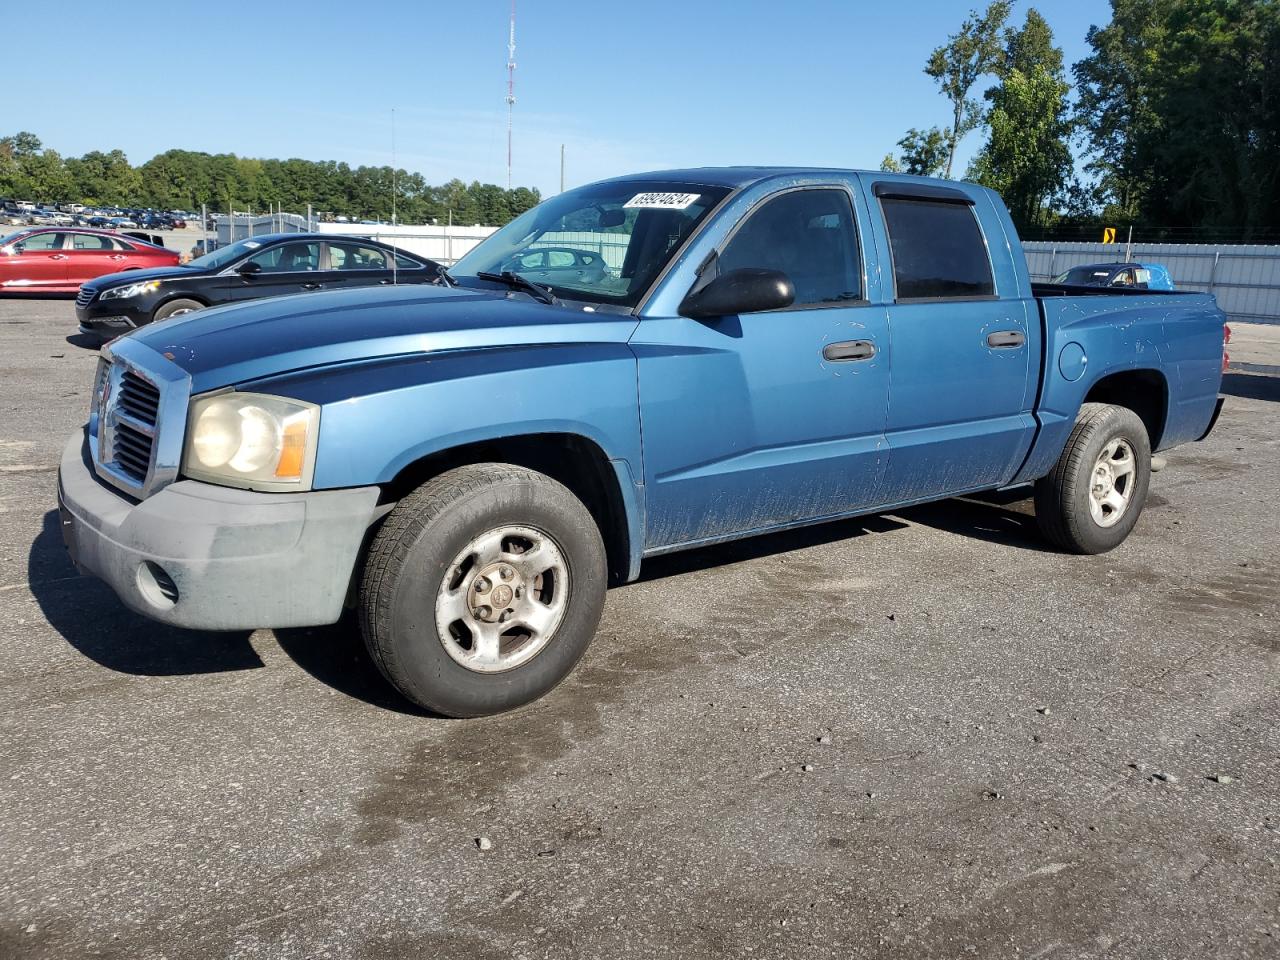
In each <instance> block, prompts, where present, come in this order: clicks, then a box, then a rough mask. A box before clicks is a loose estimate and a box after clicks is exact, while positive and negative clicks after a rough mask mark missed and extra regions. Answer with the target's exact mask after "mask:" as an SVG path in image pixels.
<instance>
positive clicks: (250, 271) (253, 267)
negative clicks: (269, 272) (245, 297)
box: [236, 260, 262, 277]
mask: <svg viewBox="0 0 1280 960" xmlns="http://www.w3.org/2000/svg"><path fill="white" fill-rule="evenodd" d="M261 272H262V264H260V263H257V262H255V261H253V260H246V261H245V262H244V263H242V264H240V266H238V267H236V273H238V274H240V276H242V277H251V276H253V275H254V274H255V273H261Z"/></svg>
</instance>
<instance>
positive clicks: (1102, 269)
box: [1053, 263, 1174, 290]
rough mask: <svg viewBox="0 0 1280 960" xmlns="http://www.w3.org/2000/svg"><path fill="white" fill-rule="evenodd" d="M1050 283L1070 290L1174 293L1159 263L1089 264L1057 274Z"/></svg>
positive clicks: (1167, 273)
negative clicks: (1113, 289)
mask: <svg viewBox="0 0 1280 960" xmlns="http://www.w3.org/2000/svg"><path fill="white" fill-rule="evenodd" d="M1053 282H1054V283H1061V284H1066V285H1067V286H1073V287H1133V288H1136V289H1139V290H1172V289H1174V287H1173V278H1172V277H1170V276H1169V271H1168V270H1167V269H1165V268H1164V267H1162V266H1161V265H1160V264H1158V263H1090V264H1085V265H1084V266H1081V267H1072V268H1071V269H1070V270H1068V271H1066V272H1065V273H1060V274H1058V276H1056V277H1054V278H1053Z"/></svg>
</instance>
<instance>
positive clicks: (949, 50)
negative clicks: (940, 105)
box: [924, 0, 1012, 177]
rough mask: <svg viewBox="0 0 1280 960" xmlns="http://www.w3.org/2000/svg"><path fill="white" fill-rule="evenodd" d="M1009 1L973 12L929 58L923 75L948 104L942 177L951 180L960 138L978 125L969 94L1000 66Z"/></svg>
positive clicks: (995, 1) (997, 0)
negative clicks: (1003, 29) (948, 121)
mask: <svg viewBox="0 0 1280 960" xmlns="http://www.w3.org/2000/svg"><path fill="white" fill-rule="evenodd" d="M1011 7H1012V3H1011V2H1010V0H992V2H991V3H990V5H988V7H987V9H986V11H985V12H983V13H978V11H976V10H973V11H971V12H970V14H969V16H968V17H967V18H966V19H965V21H964V22H963V23H962V24H961V25H960V30H959V32H958V33H955V34H952V35H951V36H950V37H948V38H947V42H946V43H945V44H943V45H942V46H940V47H938V48H937V49H936V50H934V51H933V53H932V54H930V56H929V61H928V63H927V64H926V65H925V68H924V72H925V73H927V74H928V75H929V76H931V77H933V79H934V80H935V81H937V83H938V88H939V89H940V90H941V91H942V93H943V94H944V95H945V96H946V98H947V100H949V101H950V103H951V115H952V119H951V126H950V128H948V129H947V131H945V132H946V139H947V158H946V164H945V166H944V167H943V175H944V176H947V177H950V176H951V167H952V165H953V164H954V163H955V158H956V148H957V146H959V144H960V141H961V140H962V139H963V138H964V136H965V135H966V134H967V133H969V132H971V131H972V130H973V129H974V128H975V127H977V126H978V124H979V123H981V119H982V108H981V105H980V104H979V103H978V102H977V101H976V100H973V99H971V98H970V96H969V94H970V92H971V91H972V90H973V87H974V84H976V83H977V82H978V81H979V80H980V79H982V77H983V76H985V75H986V74H989V73H995V72H996V71H997V70H998V69H999V68H1000V65H1001V61H1002V59H1003V56H1004V48H1003V47H1002V46H1001V43H1000V31H1001V29H1002V28H1003V27H1004V24H1005V21H1006V20H1008V19H1009V10H1010V8H1011Z"/></svg>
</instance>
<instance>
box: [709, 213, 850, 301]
mask: <svg viewBox="0 0 1280 960" xmlns="http://www.w3.org/2000/svg"><path fill="white" fill-rule="evenodd" d="M857 263H858V241H857V232H856V231H855V229H854V224H853V208H852V207H851V206H850V204H849V195H848V194H847V193H845V192H844V191H843V190H796V191H792V192H791V193H784V194H783V195H782V196H780V197H775V198H774V199H772V200H768V201H766V202H765V203H764V205H763V206H761V207H760V208H759V209H758V210H756V211H755V212H754V213H752V214H751V215H750V217H749V218H748V219H747V221H746V223H744V224H743V225H742V227H741V228H740V229H739V230H738V232H737V233H735V234H734V235H733V239H731V240H730V241H729V243H728V245H727V246H726V247H725V248H724V251H723V252H722V253H721V254H720V266H719V270H720V275H721V276H723V275H724V274H726V273H728V272H729V271H730V270H741V269H743V268H744V267H760V268H764V269H766V270H781V271H782V272H783V273H785V274H786V275H787V276H788V277H790V278H791V282H792V283H793V284H795V288H796V299H795V302H796V305H797V306H800V305H804V304H812V303H839V302H841V301H844V300H857V299H858V298H859V297H860V296H861V295H862V285H861V283H860V282H859V280H860V277H859V271H858V269H857Z"/></svg>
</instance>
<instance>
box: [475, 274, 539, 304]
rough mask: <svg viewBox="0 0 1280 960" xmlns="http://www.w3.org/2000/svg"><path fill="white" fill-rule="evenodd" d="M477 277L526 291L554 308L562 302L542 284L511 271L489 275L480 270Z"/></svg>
mask: <svg viewBox="0 0 1280 960" xmlns="http://www.w3.org/2000/svg"><path fill="white" fill-rule="evenodd" d="M476 276H477V277H479V278H480V279H481V280H494V281H496V282H498V283H505V284H506V285H507V286H509V287H511V288H512V289H513V290H524V291H525V292H527V293H531V294H533V296H534V297H535V298H536V299H538V300H541V301H542V302H543V303H549V304H551V305H552V306H555V305H556V304H558V303H559V302H560V300H559V298H558V297H556V295H555V294H554V293H552V292H551V288H550V287H544V286H543V285H542V284H540V283H534V282H533V281H532V280H529V279H527V278H525V277H522V276H520V274H518V273H513V272H511V271H510V270H503V271H502V272H501V273H489V272H488V271H487V270H480V271H478V272H477V273H476Z"/></svg>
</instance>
